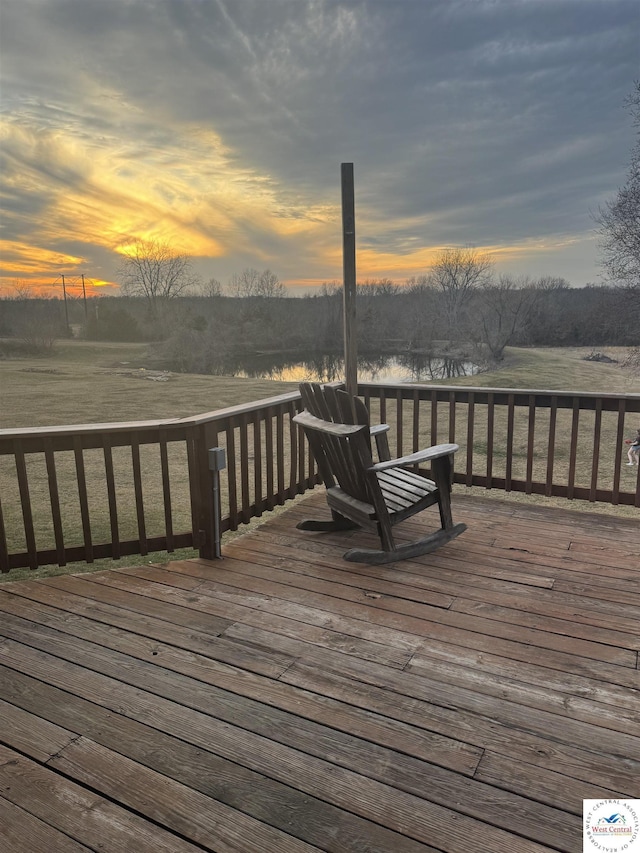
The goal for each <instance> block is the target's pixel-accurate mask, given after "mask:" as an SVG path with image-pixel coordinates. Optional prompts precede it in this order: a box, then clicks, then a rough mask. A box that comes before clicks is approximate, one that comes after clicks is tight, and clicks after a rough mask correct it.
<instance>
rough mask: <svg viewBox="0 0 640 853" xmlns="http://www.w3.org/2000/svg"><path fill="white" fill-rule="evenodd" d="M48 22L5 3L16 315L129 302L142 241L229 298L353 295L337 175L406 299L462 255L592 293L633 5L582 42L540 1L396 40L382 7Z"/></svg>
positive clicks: (404, 22)
mask: <svg viewBox="0 0 640 853" xmlns="http://www.w3.org/2000/svg"><path fill="white" fill-rule="evenodd" d="M33 2H35V0H21V2H18V0H7V2H5V4H4V6H5V7H6V8H5V9H4V10H3V32H2V36H1V37H0V38H1V39H2V42H1V45H0V46H1V48H2V51H1V56H2V62H1V66H0V71H1V72H2V77H3V89H2V100H3V110H2V115H1V117H0V151H1V155H2V171H1V176H0V179H1V183H2V188H1V192H2V199H3V221H2V230H1V231H0V252H1V269H0V292H1V293H2V294H4V295H11V294H12V293H14V292H15V289H16V286H17V285H16V283H17V282H19V283H20V287H21V288H22V289H24V288H28V289H30V291H31V292H32V293H42V292H45V291H47V290H49V291H51V290H52V288H53V292H57V288H58V285H59V282H60V276H62V275H64V276H65V277H66V280H68V281H69V282H75V280H76V279H77V280H80V276H81V275H84V276H85V285H86V289H87V293H88V295H91V294H94V295H95V294H100V293H107V292H109V293H117V292H118V290H119V284H120V266H121V263H122V256H123V254H126V253H127V250H128V247H130V246H132V245H133V244H134V243H135V242H136V241H138V240H153V241H161V242H163V243H166V244H168V245H169V246H171V247H172V248H173V249H174V250H175V251H177V252H180V253H186V254H187V255H189V256H190V257H191V259H192V263H193V269H194V272H195V273H196V274H197V276H198V277H199V278H200V279H201V280H202V281H206V280H208V279H210V278H216V279H218V280H219V281H221V282H222V284H223V286H224V285H225V284H226V282H228V280H229V278H230V277H231V276H232V275H233V274H234V273H237V272H238V271H240V270H242V269H244V268H246V267H254V268H258V269H264V268H269V269H271V270H272V271H273V272H275V273H276V275H277V276H278V277H279V278H280V280H281V281H283V282H284V283H285V284H286V285H287V286H288V287H289V288H290V290H291V292H292V293H304V292H308V291H309V290H310V289H313V288H314V287H317V286H318V285H321V284H322V283H324V282H329V281H334V280H340V278H341V276H342V231H341V200H340V163H341V162H353V163H354V167H355V180H356V234H357V268H358V276H359V277H360V278H361V279H376V278H390V279H392V280H393V281H395V282H397V283H400V284H401V283H403V282H404V281H406V280H407V279H409V278H411V277H412V276H419V275H423V274H425V273H426V272H428V270H429V267H430V265H431V264H432V263H433V259H434V258H435V257H436V255H437V254H438V252H439V251H441V250H442V249H443V248H446V247H455V246H461V247H462V246H473V247H475V248H477V249H478V250H480V251H483V252H489V253H490V254H491V256H492V257H493V259H494V261H495V263H496V267H497V271H498V272H509V273H514V274H518V275H530V276H539V275H557V276H562V277H564V278H566V279H568V280H569V281H570V282H571V283H573V284H576V285H582V284H585V283H586V282H588V281H594V282H595V281H597V279H598V275H599V268H598V257H597V252H598V245H597V235H596V232H595V227H594V222H593V217H592V211H593V210H596V209H597V208H598V205H600V204H602V203H603V202H604V201H605V200H606V199H607V198H608V197H609V196H610V195H611V193H612V192H614V191H615V188H616V187H617V186H618V185H619V183H620V181H621V180H622V176H623V174H624V167H625V162H626V157H627V152H628V148H629V144H630V138H631V137H630V130H629V128H628V127H627V126H626V125H625V124H624V122H623V121H622V117H623V112H622V109H621V108H622V103H623V100H624V96H625V94H626V93H627V92H628V90H629V87H630V84H631V80H632V79H633V76H634V73H636V70H637V69H636V64H637V63H636V59H637V52H636V44H635V40H634V38H633V28H632V27H630V26H629V21H627V20H626V18H625V15H627V11H626V10H627V6H626V5H625V3H623V2H620V3H619V2H618V0H612V2H604V0H599V2H595V3H594V5H593V9H592V15H593V20H591V19H589V17H588V16H585V19H584V20H580V21H577V20H576V16H575V15H573V16H563V14H561V13H560V11H558V13H557V14H556V15H554V14H552V11H551V9H550V8H549V7H548V6H547V5H545V4H544V3H542V2H539V0H532V2H531V3H530V4H529V5H528V7H527V9H520V8H519V7H520V4H515V6H517V7H518V8H513V9H511V8H510V7H509V4H497V6H496V8H495V9H494V8H493V7H492V5H491V4H475V3H468V2H462V3H461V4H446V10H445V7H444V6H443V7H442V9H440V6H439V4H435V5H434V6H433V8H432V4H406V8H405V16H404V17H403V18H402V19H400V18H399V17H398V16H397V14H396V12H395V11H394V9H395V5H394V4H391V3H389V4H385V3H374V2H369V0H365V2H363V3H362V4H358V5H357V6H356V5H353V6H349V5H346V6H342V5H341V4H337V5H335V6H334V5H332V4H331V3H326V2H324V0H317V2H316V0H314V2H312V0H301V2H300V3H299V4H297V6H296V7H295V8H294V9H288V11H287V12H286V14H285V5H286V4H285V5H283V4H282V3H280V2H273V3H271V2H270V3H268V4H266V3H265V4H263V5H262V6H256V5H255V4H253V3H251V2H249V0H237V2H235V3H234V4H231V3H226V2H223V0H219V2H216V3H204V4H192V3H186V2H185V3H184V4H181V5H180V10H181V12H180V15H178V16H174V15H173V14H172V13H171V11H170V4H169V5H165V4H162V3H159V4H158V6H157V7H156V8H155V13H154V15H140V16H139V15H137V14H136V10H135V4H128V3H124V2H121V0H109V2H106V0H92V3H90V4H86V3H85V4H80V5H79V6H78V7H77V10H76V12H77V14H74V13H73V11H72V10H73V9H74V7H75V3H76V0H69V2H68V3H66V4H65V3H63V2H62V0H49V2H48V3H47V4H46V5H45V6H43V7H42V9H40V7H39V6H38V4H37V3H36V4H35V6H34V10H35V9H38V10H39V11H42V15H39V12H38V14H36V12H35V11H34V13H33V14H30V13H29V9H30V8H31V5H32V3H33ZM560 5H562V4H560ZM498 6H499V7H500V13H499V14H498ZM287 8H288V7H287ZM614 9H615V10H616V12H615V13H614ZM629 14H630V13H629ZM536 15H537V16H538V17H536ZM545 15H548V26H546V27H545V26H542V25H540V26H538V22H539V21H540V20H542V19H543V18H544V16H545ZM93 22H96V26H92V23H93ZM98 22H99V24H98ZM423 38H424V39H427V41H428V43H429V48H428V49H425V47H424V44H423V43H422V39H423ZM133 43H135V44H136V49H135V51H132V50H131V49H130V45H131V44H133ZM78 44H81V45H82V50H81V56H79V57H77V51H76V48H77V45H78ZM462 45H464V49H463V48H462V47H461V46H462ZM604 45H607V47H606V50H605V48H604ZM25 46H28V48H29V49H25ZM34 54H37V55H38V62H37V63H34V62H33V61H32V58H33V56H34ZM380 56H385V57H387V60H385V63H380V62H379V61H378V58H379V57H380ZM70 57H77V60H73V61H72V60H71V59H70ZM383 66H384V67H383ZM599 67H605V68H606V69H607V74H606V75H603V74H601V73H599V72H596V71H595V69H597V68H599ZM558 80H562V85H558V84H557V81H558ZM587 91H588V92H590V93H591V94H590V98H591V99H592V101H593V102H594V103H597V109H596V110H595V111H594V109H589V110H584V109H583V108H582V106H581V105H582V102H583V93H584V92H587ZM56 283H57V284H56ZM70 286H71V287H73V286H75V285H74V284H70Z"/></svg>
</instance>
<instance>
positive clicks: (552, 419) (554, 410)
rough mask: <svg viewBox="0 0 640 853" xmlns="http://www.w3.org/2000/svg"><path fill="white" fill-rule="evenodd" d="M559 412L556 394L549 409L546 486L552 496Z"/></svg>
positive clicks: (547, 491) (546, 490) (548, 495)
mask: <svg viewBox="0 0 640 853" xmlns="http://www.w3.org/2000/svg"><path fill="white" fill-rule="evenodd" d="M557 414H558V398H557V397H556V396H555V394H554V395H553V396H552V397H551V406H550V409H549V441H548V443H547V482H546V486H545V492H544V493H545V495H547V497H551V495H552V494H553V468H554V462H555V458H554V457H555V445H556V418H557Z"/></svg>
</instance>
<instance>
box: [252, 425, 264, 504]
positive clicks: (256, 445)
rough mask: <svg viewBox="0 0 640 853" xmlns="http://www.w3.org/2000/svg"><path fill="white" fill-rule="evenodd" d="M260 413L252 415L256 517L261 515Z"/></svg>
mask: <svg viewBox="0 0 640 853" xmlns="http://www.w3.org/2000/svg"><path fill="white" fill-rule="evenodd" d="M260 424H261V419H260V412H254V413H253V490H254V494H255V507H256V516H257V517H258V518H260V516H261V515H262V435H261V432H262V431H261V428H260Z"/></svg>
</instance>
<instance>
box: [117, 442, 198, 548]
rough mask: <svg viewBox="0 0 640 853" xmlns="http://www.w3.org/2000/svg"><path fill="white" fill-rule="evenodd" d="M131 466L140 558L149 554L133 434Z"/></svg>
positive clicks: (136, 449)
mask: <svg viewBox="0 0 640 853" xmlns="http://www.w3.org/2000/svg"><path fill="white" fill-rule="evenodd" d="M131 465H132V468H133V491H134V496H135V502H136V518H137V522H138V539H139V541H140V553H141V554H142V556H144V555H145V554H148V553H149V548H148V545H147V529H146V525H145V519H144V499H143V495H142V466H141V465H140V439H139V436H138V435H137V434H136V433H134V434H133V435H132V436H131ZM194 529H195V527H194Z"/></svg>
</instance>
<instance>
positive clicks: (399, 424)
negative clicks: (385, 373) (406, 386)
mask: <svg viewBox="0 0 640 853" xmlns="http://www.w3.org/2000/svg"><path fill="white" fill-rule="evenodd" d="M403 420H404V419H403V406H402V389H401V388H398V390H397V391H396V447H397V449H398V452H397V454H396V456H398V457H400V456H403V455H404V451H403V445H404V439H403V434H402V433H403V426H404V424H403Z"/></svg>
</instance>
